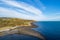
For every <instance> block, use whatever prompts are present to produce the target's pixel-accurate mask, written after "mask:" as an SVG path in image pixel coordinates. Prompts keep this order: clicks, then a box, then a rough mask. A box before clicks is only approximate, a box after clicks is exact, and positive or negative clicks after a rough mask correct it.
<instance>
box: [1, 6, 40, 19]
mask: <svg viewBox="0 0 60 40" xmlns="http://www.w3.org/2000/svg"><path fill="white" fill-rule="evenodd" d="M0 17H15V18H22V19H30V20H41V18H39V17H38V16H31V15H25V14H22V13H19V12H17V11H14V10H9V9H6V8H3V7H0Z"/></svg>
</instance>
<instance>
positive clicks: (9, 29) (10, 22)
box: [0, 17, 45, 40]
mask: <svg viewBox="0 0 60 40" xmlns="http://www.w3.org/2000/svg"><path fill="white" fill-rule="evenodd" d="M33 22H36V21H34V20H24V19H18V18H7V17H1V18H0V36H4V35H9V34H24V35H30V36H34V37H38V38H40V39H42V40H45V38H44V36H42V35H41V34H40V33H39V32H37V31H35V30H33V29H31V28H36V27H37V26H36V25H35V24H34V23H33Z"/></svg>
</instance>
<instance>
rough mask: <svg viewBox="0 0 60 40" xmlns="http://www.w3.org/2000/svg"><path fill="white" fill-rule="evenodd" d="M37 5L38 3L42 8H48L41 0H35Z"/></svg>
mask: <svg viewBox="0 0 60 40" xmlns="http://www.w3.org/2000/svg"><path fill="white" fill-rule="evenodd" d="M34 1H35V3H36V5H38V6H39V7H40V8H41V9H42V10H45V9H46V6H45V5H44V4H43V3H42V2H41V0H34Z"/></svg>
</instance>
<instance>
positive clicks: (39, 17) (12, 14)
mask: <svg viewBox="0 0 60 40" xmlns="http://www.w3.org/2000/svg"><path fill="white" fill-rule="evenodd" d="M2 2H4V3H5V4H8V5H10V6H13V7H17V8H21V9H24V10H25V11H24V10H19V9H16V10H17V11H16V10H12V9H7V8H2V7H1V8H0V15H3V16H6V17H17V18H23V19H31V20H46V16H45V15H43V14H42V11H41V10H38V9H37V8H35V7H33V6H31V5H29V4H26V3H24V2H20V3H18V2H16V1H11V0H2ZM18 11H20V12H18ZM29 12H30V13H32V14H35V15H36V16H32V15H30V13H29ZM24 13H29V14H28V15H26V14H24Z"/></svg>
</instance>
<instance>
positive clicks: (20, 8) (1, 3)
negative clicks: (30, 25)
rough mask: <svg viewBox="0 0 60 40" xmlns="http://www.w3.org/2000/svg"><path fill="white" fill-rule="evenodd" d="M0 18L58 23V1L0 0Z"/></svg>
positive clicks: (59, 18)
mask: <svg viewBox="0 0 60 40" xmlns="http://www.w3.org/2000/svg"><path fill="white" fill-rule="evenodd" d="M0 17H14V18H22V19H28V20H36V21H60V0H0Z"/></svg>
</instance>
